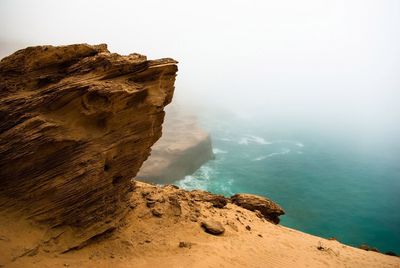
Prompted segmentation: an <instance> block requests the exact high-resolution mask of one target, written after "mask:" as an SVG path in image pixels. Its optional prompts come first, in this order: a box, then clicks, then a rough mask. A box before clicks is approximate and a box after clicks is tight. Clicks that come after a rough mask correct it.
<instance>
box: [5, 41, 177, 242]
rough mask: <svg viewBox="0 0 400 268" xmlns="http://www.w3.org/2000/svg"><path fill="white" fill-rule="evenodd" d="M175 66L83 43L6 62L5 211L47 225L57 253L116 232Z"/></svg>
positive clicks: (157, 129)
mask: <svg viewBox="0 0 400 268" xmlns="http://www.w3.org/2000/svg"><path fill="white" fill-rule="evenodd" d="M176 63H177V62H176V61H174V60H173V59H168V58H167V59H160V60H147V59H146V57H145V56H142V55H139V54H130V55H128V56H121V55H118V54H115V53H110V52H109V51H108V50H107V46H106V45H97V46H91V45H87V44H78V45H69V46H60V47H54V46H37V47H29V48H26V49H23V50H19V51H17V52H15V53H14V54H12V55H10V56H8V57H6V58H4V59H2V60H1V62H0V214H1V215H3V216H4V218H5V217H6V216H5V215H7V217H11V216H10V215H15V217H18V218H19V219H20V218H23V219H28V220H29V221H30V222H35V223H42V224H43V226H48V227H49V230H47V231H46V236H47V238H46V239H47V242H49V241H51V238H52V237H53V238H54V237H57V240H58V241H57V244H58V245H60V244H61V245H62V246H61V247H60V250H68V249H70V248H72V247H77V246H78V247H79V246H80V245H82V243H85V241H87V240H88V239H90V238H92V237H94V236H96V235H99V234H102V233H105V232H107V231H109V230H112V229H113V228H115V226H116V225H117V224H118V222H119V220H120V219H121V218H122V217H123V215H124V213H125V211H126V208H127V204H128V198H129V197H128V196H129V192H130V191H132V187H131V183H130V179H131V178H132V177H134V176H135V175H136V173H137V172H138V170H139V168H140V166H141V165H142V163H143V161H145V160H146V158H147V157H148V156H149V154H150V147H151V146H152V145H153V143H154V142H155V141H157V140H158V138H159V137H160V136H161V125H162V122H163V118H164V111H163V109H164V106H165V105H167V104H168V103H170V102H171V100H172V96H173V92H174V81H175V75H176V72H177V65H176ZM60 240H63V241H64V240H65V241H64V242H65V243H59V241H60Z"/></svg>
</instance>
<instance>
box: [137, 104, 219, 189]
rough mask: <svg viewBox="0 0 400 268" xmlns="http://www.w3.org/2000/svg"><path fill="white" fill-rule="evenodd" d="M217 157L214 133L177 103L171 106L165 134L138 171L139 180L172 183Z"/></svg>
mask: <svg viewBox="0 0 400 268" xmlns="http://www.w3.org/2000/svg"><path fill="white" fill-rule="evenodd" d="M211 159H214V154H213V151H212V144H211V137H210V135H209V134H208V133H207V132H205V131H204V130H203V129H201V128H200V127H199V126H198V125H197V120H196V118H195V117H194V116H191V115H190V114H188V112H184V111H183V110H182V109H181V108H180V107H179V106H177V105H176V104H174V105H172V106H168V112H167V115H166V120H165V122H164V125H163V135H162V137H161V138H160V139H159V140H158V141H157V142H156V143H155V144H154V146H153V147H152V151H151V156H150V157H149V158H148V159H147V160H146V161H145V162H144V163H143V165H142V167H141V168H140V170H139V173H138V174H137V178H138V179H139V180H144V181H149V182H154V183H161V184H164V183H172V182H174V181H177V180H179V179H183V178H184V177H185V176H186V175H190V174H193V173H194V172H195V171H196V170H197V169H199V168H200V167H201V166H202V165H203V164H204V163H206V162H207V161H209V160H211Z"/></svg>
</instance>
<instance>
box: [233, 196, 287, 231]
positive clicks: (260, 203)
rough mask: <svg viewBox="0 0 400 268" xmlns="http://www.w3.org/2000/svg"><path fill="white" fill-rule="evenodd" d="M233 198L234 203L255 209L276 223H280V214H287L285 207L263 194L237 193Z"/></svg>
mask: <svg viewBox="0 0 400 268" xmlns="http://www.w3.org/2000/svg"><path fill="white" fill-rule="evenodd" d="M231 200H232V203H234V204H236V205H238V206H240V207H243V208H245V209H248V210H251V211H255V212H257V213H259V214H261V215H262V216H264V218H265V219H267V220H269V221H271V222H273V223H275V224H278V223H279V216H281V215H283V214H285V211H284V210H283V208H281V207H280V206H279V205H278V204H276V203H275V202H273V201H271V200H269V199H268V198H265V197H263V196H258V195H254V194H235V195H234V196H232V197H231Z"/></svg>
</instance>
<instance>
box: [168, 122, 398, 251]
mask: <svg viewBox="0 0 400 268" xmlns="http://www.w3.org/2000/svg"><path fill="white" fill-rule="evenodd" d="M210 118H211V117H201V118H200V122H201V124H202V125H203V127H204V128H205V129H207V130H209V131H210V132H211V135H212V141H213V147H214V154H215V157H216V158H215V160H211V161H209V162H208V163H207V164H205V165H204V166H203V167H201V168H200V169H199V170H198V171H197V172H196V173H194V174H193V175H191V176H186V178H185V179H183V180H181V181H178V182H176V183H177V184H178V185H179V186H181V187H183V188H185V189H204V190H208V191H211V192H213V193H219V194H223V195H225V196H230V195H233V194H235V193H253V194H258V195H265V196H267V197H269V198H270V199H272V200H274V201H276V202H277V203H279V204H280V205H281V206H282V207H283V208H284V209H285V210H286V215H285V216H282V217H281V219H282V221H281V224H282V225H284V226H287V227H291V228H295V229H298V230H301V231H304V232H308V233H311V234H314V235H318V236H321V237H325V238H329V237H335V238H336V239H338V240H339V241H341V242H343V243H345V244H349V245H353V246H359V245H361V244H368V245H370V246H373V247H377V248H378V249H379V250H382V251H389V250H392V251H395V252H400V230H399V226H400V213H399V211H400V195H399V193H398V191H399V189H400V165H399V163H400V150H399V145H400V142H399V143H397V144H392V143H391V142H390V139H389V140H388V139H382V140H379V139H375V140H364V139H363V137H355V136H351V135H350V134H351V133H350V134H349V133H347V134H345V133H344V132H339V131H337V132H335V133H333V132H332V131H329V132H328V131H324V130H318V129H312V128H310V129H308V128H303V129H301V128H297V129H290V128H287V127H283V126H282V125H279V124H278V125H275V126H271V125H270V124H264V123H265V122H263V121H262V119H260V120H256V121H254V122H250V121H249V120H244V119H240V118H235V117H232V116H226V117H221V116H220V117H219V118H218V119H212V120H210Z"/></svg>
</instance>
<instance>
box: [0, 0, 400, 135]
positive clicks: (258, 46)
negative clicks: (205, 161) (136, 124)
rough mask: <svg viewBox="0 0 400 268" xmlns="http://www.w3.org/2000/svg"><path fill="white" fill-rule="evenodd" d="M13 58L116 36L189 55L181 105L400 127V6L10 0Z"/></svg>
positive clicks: (146, 50) (369, 1)
mask: <svg viewBox="0 0 400 268" xmlns="http://www.w3.org/2000/svg"><path fill="white" fill-rule="evenodd" d="M0 25H1V26H0V27H1V28H0V29H1V30H0V45H1V46H2V48H1V51H2V53H3V55H1V56H4V53H6V52H7V53H9V52H11V50H13V49H16V48H21V47H24V46H27V45H39V44H54V45H60V44H70V43H91V44H97V43H107V44H108V45H109V49H110V50H111V51H113V52H118V53H121V54H129V53H131V52H138V53H141V54H145V55H147V56H148V57H149V58H160V57H172V58H174V59H176V60H178V61H179V62H180V63H179V75H178V78H177V87H176V97H177V100H179V99H185V100H190V101H192V102H197V103H200V104H202V106H203V108H202V109H209V108H210V109H211V107H213V106H215V105H219V106H222V107H225V108H228V109H230V110H231V111H234V112H235V113H237V114H240V115H242V116H244V117H246V116H247V117H249V118H251V117H252V116H255V115H256V114H258V115H263V116H266V117H271V118H275V119H281V118H282V119H288V118H291V119H293V120H300V121H302V120H303V121H307V120H310V121H331V122H337V124H338V125H343V126H350V125H351V126H354V125H356V126H357V127H359V128H361V129H368V128H371V129H381V130H382V131H386V130H387V131H392V130H394V129H398V128H397V126H398V125H399V124H400V1H398V0H337V1H327V0H302V1H298V0H293V1H252V0H247V1H244V0H243V1H234V0H225V1H210V0H203V1H183V0H182V1H178V0H172V1H165V0H164V1H161V0H160V1H152V0H150V1H118V0H114V1H78V0H68V1H66V0H65V1H63V0H61V1H54V0H38V1H21V0H1V1H0Z"/></svg>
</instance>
